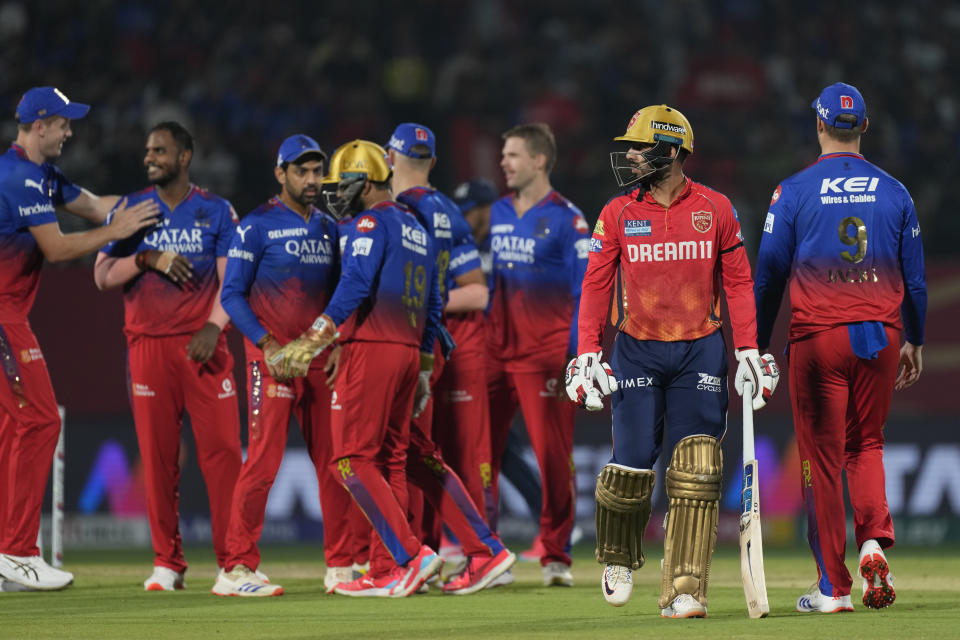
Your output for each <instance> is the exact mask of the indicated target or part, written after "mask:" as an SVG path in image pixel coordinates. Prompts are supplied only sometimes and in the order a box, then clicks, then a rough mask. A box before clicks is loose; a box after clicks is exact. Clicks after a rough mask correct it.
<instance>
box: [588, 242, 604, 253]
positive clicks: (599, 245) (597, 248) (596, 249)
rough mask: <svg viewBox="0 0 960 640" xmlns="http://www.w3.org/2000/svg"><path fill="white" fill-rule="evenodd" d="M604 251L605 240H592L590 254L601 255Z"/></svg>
mask: <svg viewBox="0 0 960 640" xmlns="http://www.w3.org/2000/svg"><path fill="white" fill-rule="evenodd" d="M601 251H603V240H601V239H600V238H590V252H591V253H600V252H601Z"/></svg>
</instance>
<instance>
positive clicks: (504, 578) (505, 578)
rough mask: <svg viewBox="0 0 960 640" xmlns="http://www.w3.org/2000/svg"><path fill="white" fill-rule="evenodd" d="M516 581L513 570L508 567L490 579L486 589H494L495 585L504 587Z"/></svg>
mask: <svg viewBox="0 0 960 640" xmlns="http://www.w3.org/2000/svg"><path fill="white" fill-rule="evenodd" d="M514 582H516V579H515V578H514V577H513V571H510V570H509V569H508V570H507V571H504V572H503V573H501V574H500V575H499V576H497V577H496V578H494V579H493V580H491V581H490V584H488V585H487V587H486V588H487V589H494V588H496V587H506V586H509V585H511V584H513V583H514Z"/></svg>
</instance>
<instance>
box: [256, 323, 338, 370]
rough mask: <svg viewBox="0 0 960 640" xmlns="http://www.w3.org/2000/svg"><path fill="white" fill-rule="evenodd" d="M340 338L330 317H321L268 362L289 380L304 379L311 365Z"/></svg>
mask: <svg viewBox="0 0 960 640" xmlns="http://www.w3.org/2000/svg"><path fill="white" fill-rule="evenodd" d="M339 336H340V333H339V332H338V331H337V327H336V325H335V324H334V323H333V320H331V319H330V316H327V315H321V316H318V317H317V319H316V320H314V321H313V326H311V327H310V328H309V329H307V330H306V331H304V332H303V333H302V334H301V335H300V337H299V338H297V339H296V340H291V341H290V342H288V343H287V344H286V345H284V346H283V348H282V349H280V350H279V351H277V352H276V353H275V354H274V355H273V357H271V358H270V359H269V360H268V364H271V365H273V366H275V367H277V369H278V370H279V371H280V373H281V375H282V376H284V377H288V378H303V377H305V376H306V375H307V372H308V371H309V370H310V363H311V362H312V361H313V359H314V358H316V357H317V355H319V354H320V352H321V351H323V350H324V349H326V348H327V346H328V345H329V344H330V343H331V342H333V341H334V340H336V339H337V338H338V337H339Z"/></svg>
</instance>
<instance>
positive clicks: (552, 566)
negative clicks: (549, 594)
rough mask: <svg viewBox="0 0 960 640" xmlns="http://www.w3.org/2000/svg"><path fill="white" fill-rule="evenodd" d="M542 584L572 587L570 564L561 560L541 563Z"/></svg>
mask: <svg viewBox="0 0 960 640" xmlns="http://www.w3.org/2000/svg"><path fill="white" fill-rule="evenodd" d="M543 586H545V587H572V586H573V574H572V573H571V572H570V566H569V565H566V564H563V563H562V562H548V563H547V564H545V565H543Z"/></svg>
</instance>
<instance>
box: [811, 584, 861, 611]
mask: <svg viewBox="0 0 960 640" xmlns="http://www.w3.org/2000/svg"><path fill="white" fill-rule="evenodd" d="M797 611H799V612H800V613H844V612H848V611H853V603H852V602H850V594H849V593H848V594H847V595H845V596H826V595H823V593H822V592H821V591H820V585H819V584H818V583H816V582H814V583H813V584H812V585H811V586H810V588H809V589H807V592H806V593H805V594H803V595H802V596H800V597H799V598H797Z"/></svg>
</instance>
